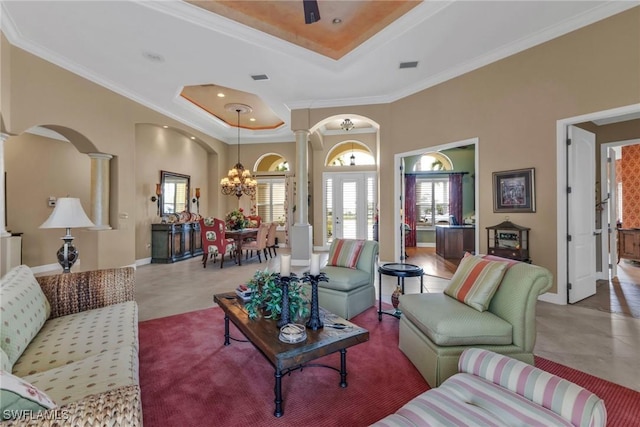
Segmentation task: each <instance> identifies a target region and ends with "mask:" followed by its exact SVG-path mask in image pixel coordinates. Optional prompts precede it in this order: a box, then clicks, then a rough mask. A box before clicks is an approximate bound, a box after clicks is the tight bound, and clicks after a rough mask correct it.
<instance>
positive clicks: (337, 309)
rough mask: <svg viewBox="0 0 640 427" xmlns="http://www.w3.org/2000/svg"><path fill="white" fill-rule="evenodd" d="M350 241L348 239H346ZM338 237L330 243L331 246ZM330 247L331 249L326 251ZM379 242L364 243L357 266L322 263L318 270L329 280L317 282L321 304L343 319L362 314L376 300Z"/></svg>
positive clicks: (369, 241) (368, 241)
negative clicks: (325, 264)
mask: <svg viewBox="0 0 640 427" xmlns="http://www.w3.org/2000/svg"><path fill="white" fill-rule="evenodd" d="M345 240H347V241H348V240H349V239H345ZM336 242H337V240H334V241H333V242H332V243H331V247H332V248H333V247H334V246H335V245H336ZM331 252H332V250H331V249H330V251H329V253H331ZM377 256H378V242H375V241H373V240H367V241H365V242H364V246H363V247H362V251H361V252H360V257H359V258H358V263H357V264H356V268H355V269H353V268H347V267H334V266H329V265H327V266H325V267H324V268H322V269H321V270H320V271H321V272H323V273H325V274H326V275H327V278H328V279H329V281H328V282H320V283H319V284H318V301H319V303H320V307H323V308H325V309H327V310H329V311H330V312H332V313H334V314H337V315H338V316H340V317H343V318H345V319H351V318H352V317H354V316H356V315H358V314H360V313H362V312H363V311H365V310H366V309H367V308H369V307H373V306H374V305H375V303H376V288H375V286H374V281H375V271H376V268H375V266H376V258H377Z"/></svg>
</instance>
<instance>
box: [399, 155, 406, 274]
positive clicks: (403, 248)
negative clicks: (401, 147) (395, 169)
mask: <svg viewBox="0 0 640 427" xmlns="http://www.w3.org/2000/svg"><path fill="white" fill-rule="evenodd" d="M404 167H405V165H404V158H402V159H400V262H404V260H405V259H407V248H406V242H407V240H406V239H405V232H406V231H407V230H405V228H404V198H405V194H404V191H405V185H404Z"/></svg>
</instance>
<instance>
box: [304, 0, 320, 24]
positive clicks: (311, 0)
mask: <svg viewBox="0 0 640 427" xmlns="http://www.w3.org/2000/svg"><path fill="white" fill-rule="evenodd" d="M302 3H303V5H304V23H305V24H313V23H314V22H318V21H319V20H320V9H319V8H318V0H302Z"/></svg>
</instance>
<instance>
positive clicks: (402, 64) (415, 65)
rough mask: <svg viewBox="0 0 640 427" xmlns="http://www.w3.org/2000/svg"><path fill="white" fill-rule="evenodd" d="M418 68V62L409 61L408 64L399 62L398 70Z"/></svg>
mask: <svg viewBox="0 0 640 427" xmlns="http://www.w3.org/2000/svg"><path fill="white" fill-rule="evenodd" d="M417 66H418V61H409V62H401V63H400V69H401V70H402V69H403V68H416V67H417Z"/></svg>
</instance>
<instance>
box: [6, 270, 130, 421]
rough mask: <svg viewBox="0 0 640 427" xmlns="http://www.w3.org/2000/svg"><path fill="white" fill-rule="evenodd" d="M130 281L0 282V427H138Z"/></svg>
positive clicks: (71, 277) (65, 277)
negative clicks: (0, 328) (0, 397)
mask: <svg viewBox="0 0 640 427" xmlns="http://www.w3.org/2000/svg"><path fill="white" fill-rule="evenodd" d="M134 274H135V272H134V269H133V268H131V267H126V268H116V269H107V270H99V271H87V272H80V273H67V274H57V275H52V276H43V277H37V278H36V277H34V275H33V273H32V272H31V270H30V269H29V267H27V266H24V265H22V266H18V267H16V268H14V269H13V270H11V271H9V272H8V273H7V274H6V275H5V276H4V277H3V278H2V280H1V282H0V312H1V314H2V332H1V342H0V358H1V368H2V372H1V373H0V375H1V377H0V380H1V383H2V384H1V387H2V399H1V401H0V405H1V406H2V411H1V415H2V419H3V420H4V421H3V422H2V423H1V425H3V426H4V425H10V426H27V425H28V426H36V425H37V426H54V425H55V426H106V425H109V426H140V425H142V411H141V400H140V387H139V380H138V307H137V304H136V302H135V301H134V279H135V276H134Z"/></svg>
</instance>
